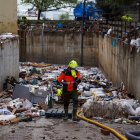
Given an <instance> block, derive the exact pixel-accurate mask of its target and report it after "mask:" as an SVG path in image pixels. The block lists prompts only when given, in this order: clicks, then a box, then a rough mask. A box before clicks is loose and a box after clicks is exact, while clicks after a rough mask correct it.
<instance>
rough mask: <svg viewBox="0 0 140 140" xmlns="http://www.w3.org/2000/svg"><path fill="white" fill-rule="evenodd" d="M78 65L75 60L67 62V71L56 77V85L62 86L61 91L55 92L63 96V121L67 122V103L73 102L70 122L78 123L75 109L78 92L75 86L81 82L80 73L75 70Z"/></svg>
mask: <svg viewBox="0 0 140 140" xmlns="http://www.w3.org/2000/svg"><path fill="white" fill-rule="evenodd" d="M77 66H78V63H77V62H76V61H75V60H72V61H70V62H69V64H68V67H67V69H64V70H63V71H62V72H61V74H60V75H59V76H58V78H57V81H58V83H59V84H60V83H61V84H62V85H63V88H62V90H61V89H58V90H57V95H58V96H61V94H62V95H63V101H64V112H65V116H64V120H68V107H69V101H70V99H72V101H73V111H72V120H73V121H78V118H77V115H76V113H77V108H78V91H77V86H78V84H79V83H80V82H81V78H80V72H79V71H78V70H76V67H77Z"/></svg>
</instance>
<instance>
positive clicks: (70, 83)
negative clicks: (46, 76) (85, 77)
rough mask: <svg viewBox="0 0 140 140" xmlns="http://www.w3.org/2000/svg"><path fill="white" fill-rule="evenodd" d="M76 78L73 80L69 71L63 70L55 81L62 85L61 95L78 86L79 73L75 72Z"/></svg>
mask: <svg viewBox="0 0 140 140" xmlns="http://www.w3.org/2000/svg"><path fill="white" fill-rule="evenodd" d="M76 75H77V77H76V78H74V77H73V76H72V75H71V71H70V70H69V69H64V71H62V72H61V74H60V75H59V76H58V78H57V81H58V82H59V83H62V84H63V93H65V92H71V91H73V90H76V89H77V86H78V84H79V83H80V82H81V80H80V72H79V71H77V70H76Z"/></svg>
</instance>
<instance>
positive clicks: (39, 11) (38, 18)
mask: <svg viewBox="0 0 140 140" xmlns="http://www.w3.org/2000/svg"><path fill="white" fill-rule="evenodd" d="M40 15H41V10H40V9H38V17H37V20H40Z"/></svg>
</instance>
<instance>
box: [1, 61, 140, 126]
mask: <svg viewBox="0 0 140 140" xmlns="http://www.w3.org/2000/svg"><path fill="white" fill-rule="evenodd" d="M66 67H67V66H64V65H52V64H44V63H40V64H38V63H30V62H28V63H21V64H20V73H19V80H18V81H17V80H16V79H15V78H14V77H9V76H8V77H7V79H6V80H5V82H4V84H3V85H4V91H3V92H1V93H0V124H1V125H5V124H9V123H17V122H19V121H26V122H27V121H32V120H33V119H36V118H38V117H41V116H45V115H47V116H49V115H50V114H49V113H48V112H49V111H50V108H52V107H53V105H54V102H56V103H58V102H59V101H60V99H59V98H58V97H57V96H56V90H57V85H56V79H57V76H58V75H59V74H60V73H61V71H63V69H64V68H66ZM78 70H79V71H80V73H81V77H82V82H81V83H80V84H79V86H78V92H79V93H80V94H79V97H78V99H79V105H80V106H81V105H83V106H82V107H83V111H84V115H85V116H86V117H96V118H99V117H100V118H104V119H118V118H128V117H129V115H131V116H137V117H138V116H140V104H139V103H138V101H137V100H134V99H130V98H129V97H128V96H127V90H126V88H125V86H124V84H123V83H121V86H120V87H118V88H116V87H113V84H112V83H111V82H110V81H108V80H107V79H106V77H105V76H104V75H103V73H102V72H101V71H100V70H99V69H98V68H89V67H78ZM56 110H57V112H60V110H58V109H56ZM47 111H48V112H47ZM53 111H54V110H53ZM61 112H62V110H61ZM54 115H56V113H54ZM59 116H62V114H61V113H59ZM132 118H133V117H131V119H132Z"/></svg>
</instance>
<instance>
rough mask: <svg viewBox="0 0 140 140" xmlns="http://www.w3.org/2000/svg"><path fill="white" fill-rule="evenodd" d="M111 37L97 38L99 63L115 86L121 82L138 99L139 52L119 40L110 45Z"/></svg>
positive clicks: (139, 93) (139, 87) (139, 90)
mask: <svg viewBox="0 0 140 140" xmlns="http://www.w3.org/2000/svg"><path fill="white" fill-rule="evenodd" d="M112 39H113V38H108V37H105V38H104V39H103V38H102V37H100V38H99V64H100V66H101V68H102V69H103V70H104V72H105V73H106V74H107V76H108V78H109V79H110V80H111V81H113V83H114V84H115V85H116V86H120V84H121V82H123V83H124V84H125V85H126V88H127V89H128V90H129V92H131V93H132V94H134V95H135V97H136V98H137V99H139V100H140V86H139V85H140V61H139V60H140V53H137V51H136V49H135V48H133V49H132V47H131V46H128V45H124V44H123V43H122V42H121V41H118V42H117V44H116V47H112Z"/></svg>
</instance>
